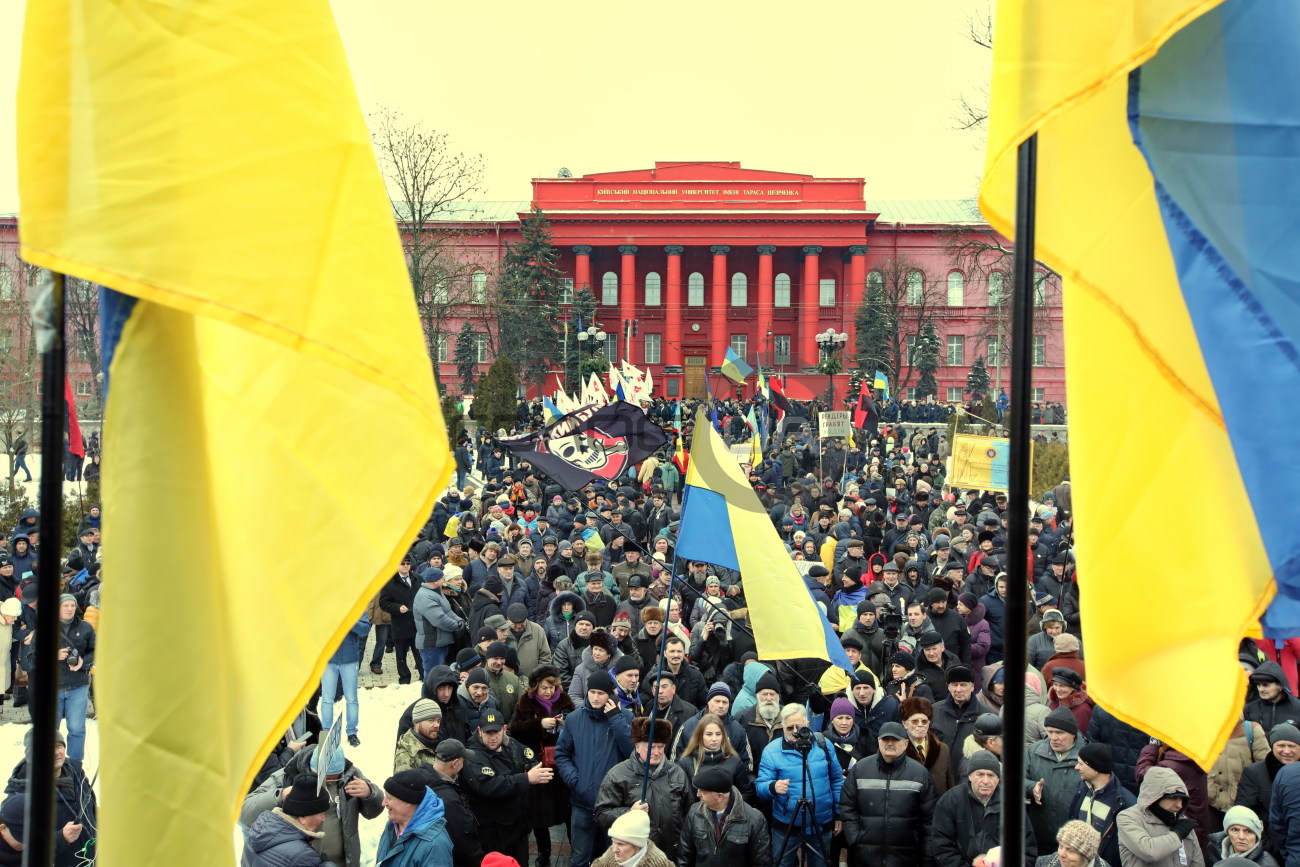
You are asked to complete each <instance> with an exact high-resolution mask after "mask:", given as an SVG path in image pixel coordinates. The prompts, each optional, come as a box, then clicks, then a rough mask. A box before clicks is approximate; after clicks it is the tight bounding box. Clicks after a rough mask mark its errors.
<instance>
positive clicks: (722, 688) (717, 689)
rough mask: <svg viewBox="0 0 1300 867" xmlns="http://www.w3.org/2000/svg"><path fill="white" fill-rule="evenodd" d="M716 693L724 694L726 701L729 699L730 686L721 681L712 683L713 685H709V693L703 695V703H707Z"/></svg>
mask: <svg viewBox="0 0 1300 867" xmlns="http://www.w3.org/2000/svg"><path fill="white" fill-rule="evenodd" d="M717 695H725V696H726V697H727V701H731V687H729V686H727V685H726V684H725V683H723V682H722V681H718V682H717V683H715V684H713V686H711V687H709V694H708V695H707V696H705V697H704V703H705V704H708V703H709V700H710V699H712V698H713V697H714V696H717Z"/></svg>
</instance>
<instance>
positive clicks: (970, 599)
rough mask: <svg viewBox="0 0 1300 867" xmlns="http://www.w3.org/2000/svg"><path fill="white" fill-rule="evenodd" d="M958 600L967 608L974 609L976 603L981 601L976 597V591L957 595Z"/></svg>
mask: <svg viewBox="0 0 1300 867" xmlns="http://www.w3.org/2000/svg"><path fill="white" fill-rule="evenodd" d="M957 601H958V602H960V603H961V604H962V605H965V606H966V607H967V608H969V609H971V610H972V611H974V610H975V606H976V605H979V604H980V601H979V600H978V599H976V598H975V594H974V593H963V594H961V595H960V596H958V597H957Z"/></svg>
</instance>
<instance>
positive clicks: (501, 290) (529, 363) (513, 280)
mask: <svg viewBox="0 0 1300 867" xmlns="http://www.w3.org/2000/svg"><path fill="white" fill-rule="evenodd" d="M520 229H521V232H522V235H523V238H522V240H520V241H519V243H517V244H511V245H510V247H509V249H507V251H506V255H505V259H504V260H503V261H502V264H501V278H500V281H499V283H498V286H497V296H498V297H497V335H498V344H499V349H500V352H501V354H502V355H504V356H508V357H509V358H510V359H511V360H512V361H514V363H515V367H516V369H517V370H518V371H519V374H520V376H521V378H522V379H524V380H526V381H530V382H534V383H536V384H537V385H538V387H541V386H542V385H543V379H544V377H545V376H546V372H547V370H548V368H549V366H550V364H549V362H550V360H551V359H553V358H556V357H557V356H558V355H559V349H560V346H559V331H558V330H557V327H556V326H557V320H558V317H557V316H556V311H555V305H556V304H557V303H558V301H559V296H560V284H559V274H560V270H559V267H558V262H559V253H558V252H557V251H556V249H555V245H554V244H553V243H551V228H550V224H549V223H548V222H547V220H546V217H545V216H544V215H543V214H542V212H541V209H540V208H534V209H533V211H532V213H530V214H529V215H528V217H527V218H526V219H524V221H523V223H522V224H521V227H520Z"/></svg>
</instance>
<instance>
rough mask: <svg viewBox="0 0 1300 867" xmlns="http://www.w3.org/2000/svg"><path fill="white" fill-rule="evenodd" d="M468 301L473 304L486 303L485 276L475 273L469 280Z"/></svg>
mask: <svg viewBox="0 0 1300 867" xmlns="http://www.w3.org/2000/svg"><path fill="white" fill-rule="evenodd" d="M469 300H470V302H471V303H473V304H486V303H487V274H486V273H485V272H483V271H475V272H474V274H473V276H471V277H470V278H469Z"/></svg>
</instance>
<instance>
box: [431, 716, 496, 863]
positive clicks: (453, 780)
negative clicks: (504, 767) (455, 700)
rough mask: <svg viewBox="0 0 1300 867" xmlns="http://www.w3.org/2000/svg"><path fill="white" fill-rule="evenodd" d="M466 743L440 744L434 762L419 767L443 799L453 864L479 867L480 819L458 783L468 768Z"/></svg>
mask: <svg viewBox="0 0 1300 867" xmlns="http://www.w3.org/2000/svg"><path fill="white" fill-rule="evenodd" d="M466 755H467V753H466V751H465V745H464V744H462V743H461V742H460V741H458V740H456V739H455V738H451V739H448V740H445V741H443V742H442V743H440V744H438V749H437V750H436V751H435V752H434V757H433V762H432V764H430V765H426V766H425V767H423V768H419V769H418V770H420V771H423V772H424V775H425V777H426V778H427V779H428V782H429V788H430V789H433V793H434V794H435V795H437V796H438V797H439V798H441V799H442V804H443V808H444V809H445V810H446V811H447V812H446V816H447V833H448V834H449V835H450V836H451V846H452V850H451V858H452V864H453V865H454V867H478V865H479V864H480V863H481V862H482V860H483V844H482V843H481V842H480V837H479V828H478V819H476V818H474V811H473V810H471V809H470V806H469V798H468V797H466V795H465V793H464V792H463V791H461V788H460V783H459V782H458V780H459V777H460V772H461V771H463V770H464V769H465V756H466Z"/></svg>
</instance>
